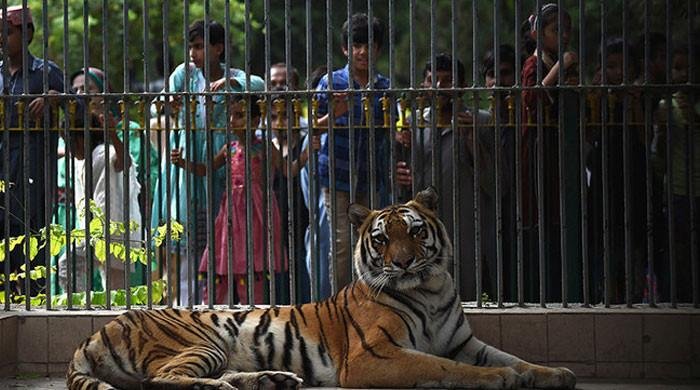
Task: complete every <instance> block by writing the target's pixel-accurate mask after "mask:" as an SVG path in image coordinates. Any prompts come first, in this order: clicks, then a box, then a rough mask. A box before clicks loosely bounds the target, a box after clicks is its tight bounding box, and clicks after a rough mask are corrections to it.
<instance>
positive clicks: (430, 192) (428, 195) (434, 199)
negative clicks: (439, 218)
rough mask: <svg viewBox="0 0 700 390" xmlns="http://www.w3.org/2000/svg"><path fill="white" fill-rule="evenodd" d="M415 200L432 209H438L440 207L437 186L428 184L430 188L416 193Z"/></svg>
mask: <svg viewBox="0 0 700 390" xmlns="http://www.w3.org/2000/svg"><path fill="white" fill-rule="evenodd" d="M413 200H414V201H415V202H417V203H420V204H421V205H423V206H425V207H427V208H428V209H430V210H432V211H437V208H438V194H437V191H435V187H433V186H428V188H426V189H424V190H423V191H421V192H419V193H417V194H416V197H415V198H414V199H413Z"/></svg>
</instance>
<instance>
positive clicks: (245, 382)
mask: <svg viewBox="0 0 700 390" xmlns="http://www.w3.org/2000/svg"><path fill="white" fill-rule="evenodd" d="M219 379H221V380H223V381H226V382H228V383H230V384H232V385H234V386H236V387H237V388H238V389H241V390H268V389H270V390H272V389H297V388H299V387H300V386H301V383H302V382H303V380H302V379H301V378H299V377H298V376H297V375H296V374H294V373H293V372H286V371H256V372H228V373H226V374H224V375H222V376H221V378H219Z"/></svg>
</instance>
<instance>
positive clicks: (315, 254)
mask: <svg viewBox="0 0 700 390" xmlns="http://www.w3.org/2000/svg"><path fill="white" fill-rule="evenodd" d="M304 11H305V15H304V16H305V18H304V21H305V27H306V36H305V39H306V47H305V49H306V91H307V95H306V105H307V107H308V108H309V109H308V113H309V115H308V126H309V135H308V137H309V139H308V143H309V161H308V165H309V229H310V230H309V246H308V249H309V250H310V251H311V256H310V264H308V268H309V276H310V279H311V301H312V302H316V301H318V298H319V277H324V278H325V276H320V275H319V274H321V275H328V264H325V265H326V269H324V270H323V272H319V269H318V262H319V251H317V250H315V249H316V248H317V247H318V246H320V245H319V243H318V241H319V240H318V238H319V230H320V229H319V225H320V224H321V222H320V221H317V220H316V219H317V211H318V210H319V209H318V204H319V201H318V198H319V193H318V185H317V184H318V181H317V179H316V174H317V172H316V168H317V165H316V164H317V162H318V160H317V158H318V153H317V152H315V151H314V150H313V148H311V145H312V141H313V137H314V136H315V135H316V128H315V126H314V125H315V124H316V115H317V113H316V112H314V109H313V95H312V94H311V93H309V91H311V89H312V85H311V68H312V67H313V61H312V58H313V56H312V48H313V46H312V42H311V34H312V29H311V26H312V19H311V0H306V4H305V8H304ZM326 73H328V72H326ZM321 256H325V257H327V256H328V253H325V254H321Z"/></svg>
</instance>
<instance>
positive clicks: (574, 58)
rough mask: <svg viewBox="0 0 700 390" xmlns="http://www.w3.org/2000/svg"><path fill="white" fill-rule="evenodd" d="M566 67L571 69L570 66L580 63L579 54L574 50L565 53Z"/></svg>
mask: <svg viewBox="0 0 700 390" xmlns="http://www.w3.org/2000/svg"><path fill="white" fill-rule="evenodd" d="M563 60H564V69H569V67H570V66H572V65H575V64H578V55H577V54H576V53H574V52H573V51H567V52H566V53H564V58H563Z"/></svg>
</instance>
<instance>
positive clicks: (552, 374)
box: [518, 363, 576, 389]
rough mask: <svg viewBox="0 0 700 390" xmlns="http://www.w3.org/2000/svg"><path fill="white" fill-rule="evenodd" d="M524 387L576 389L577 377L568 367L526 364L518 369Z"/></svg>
mask: <svg viewBox="0 0 700 390" xmlns="http://www.w3.org/2000/svg"><path fill="white" fill-rule="evenodd" d="M518 371H520V375H521V378H522V383H521V385H522V386H525V387H536V388H538V389H575V388H576V375H575V374H574V373H573V372H572V371H571V370H569V369H568V368H566V367H557V368H554V367H544V366H538V365H535V364H529V363H525V364H524V365H521V366H519V367H518Z"/></svg>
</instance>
